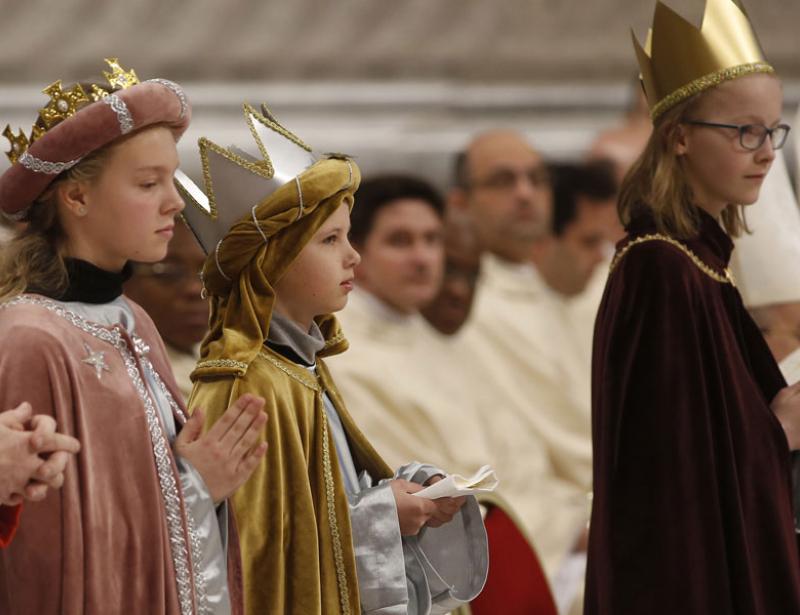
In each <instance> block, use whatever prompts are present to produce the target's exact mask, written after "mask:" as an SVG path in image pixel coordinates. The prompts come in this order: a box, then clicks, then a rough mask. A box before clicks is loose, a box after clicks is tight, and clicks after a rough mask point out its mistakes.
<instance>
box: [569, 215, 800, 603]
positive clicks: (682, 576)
mask: <svg viewBox="0 0 800 615" xmlns="http://www.w3.org/2000/svg"><path fill="white" fill-rule="evenodd" d="M701 217H702V224H701V230H700V233H699V236H698V237H697V238H695V239H693V240H690V241H685V242H684V245H686V246H688V247H689V248H690V249H691V250H692V251H693V252H694V253H695V254H696V255H697V256H698V257H699V258H700V259H702V261H703V262H704V263H705V264H707V265H708V266H709V267H710V268H711V269H712V270H713V271H716V272H719V273H722V272H723V271H724V268H725V267H726V266H727V264H728V260H729V258H730V254H731V250H732V249H733V244H732V242H731V240H730V238H729V237H728V236H727V234H725V232H724V231H723V230H722V229H721V227H720V226H719V225H718V224H717V223H716V222H715V221H714V220H713V219H712V218H711V217H710V216H707V215H705V214H702V215H701ZM628 230H629V236H628V238H627V239H626V240H623V242H622V243H621V244H620V246H619V247H618V249H620V248H622V247H624V245H625V244H626V243H627V241H629V240H630V239H631V238H635V237H638V236H641V235H644V234H648V233H655V232H656V231H655V228H654V226H653V225H652V223H651V222H649V221H647V220H639V221H638V222H637V223H636V224H634V225H632V226H631V227H630V228H629V229H628ZM592 367H593V370H592V371H593V374H592V430H593V441H594V507H593V511H592V522H591V535H590V543H589V563H588V570H587V585H586V603H585V604H586V607H585V615H667V614H669V615H710V614H713V615H728V614H734V613H735V614H736V615H789V614H797V613H800V565H799V564H798V553H797V546H796V542H795V532H794V524H793V516H792V495H791V465H790V453H789V448H788V444H787V441H786V437H785V435H784V433H783V430H782V428H781V426H780V424H779V422H778V421H777V419H776V418H775V416H774V414H773V413H772V411H771V410H770V407H769V403H770V401H771V400H772V399H773V397H774V396H775V394H776V393H777V392H778V391H779V390H780V389H781V388H782V387H784V386H785V384H786V383H785V381H784V379H783V377H782V376H781V373H780V371H779V369H778V366H777V365H776V363H775V361H774V359H773V358H772V355H771V354H770V351H769V349H768V348H767V346H766V343H765V342H764V340H763V337H762V336H761V333H760V332H759V330H758V328H757V327H756V325H755V323H753V321H752V319H751V318H750V316H749V315H748V313H747V312H746V311H745V309H744V307H743V305H742V301H741V298H740V296H739V293H738V291H737V290H736V288H735V287H734V286H733V285H731V284H727V283H721V282H719V281H716V280H715V279H713V278H712V277H711V276H710V275H708V274H707V273H705V272H703V271H702V270H701V268H700V267H699V266H698V265H697V264H696V263H694V262H693V261H692V260H691V258H690V257H689V256H687V255H686V254H685V253H684V252H683V251H681V250H680V249H679V248H677V247H675V246H673V245H671V244H669V243H667V242H663V241H650V242H646V243H641V244H639V245H635V246H633V247H632V248H631V249H630V251H629V252H628V253H627V254H626V255H625V256H623V258H622V259H621V260H620V261H619V264H618V265H617V267H616V268H615V269H614V270H613V271H612V273H611V275H610V277H609V281H608V284H607V286H606V290H605V295H604V297H603V301H602V304H601V306H600V309H599V312H598V317H597V323H596V327H595V338H594V356H593V366H592Z"/></svg>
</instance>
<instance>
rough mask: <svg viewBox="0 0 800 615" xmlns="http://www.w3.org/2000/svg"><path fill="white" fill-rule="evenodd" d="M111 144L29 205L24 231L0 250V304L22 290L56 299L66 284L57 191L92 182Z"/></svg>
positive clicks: (63, 234) (100, 168)
mask: <svg viewBox="0 0 800 615" xmlns="http://www.w3.org/2000/svg"><path fill="white" fill-rule="evenodd" d="M113 145H114V143H112V144H109V145H107V146H106V147H103V148H101V149H99V150H97V151H94V152H92V153H91V154H90V155H89V156H86V158H84V159H83V160H81V162H80V163H78V164H77V165H75V166H74V167H72V168H71V169H69V170H67V171H64V173H62V174H61V175H60V176H59V177H58V178H57V179H56V180H55V181H54V182H53V183H52V184H50V186H49V187H48V188H47V190H45V191H44V192H43V193H42V194H41V195H40V196H39V197H38V198H37V199H36V200H35V201H34V202H33V204H32V205H31V209H30V213H29V214H28V220H27V223H26V225H25V227H24V228H23V229H22V230H20V231H17V232H16V234H15V236H14V237H13V238H12V239H11V240H10V241H9V242H8V243H7V244H6V245H4V246H2V247H1V248H0V301H5V300H7V299H10V298H11V297H14V296H16V295H18V294H20V293H22V292H25V290H26V289H29V288H32V289H36V290H37V292H42V293H45V294H47V295H49V296H58V295H60V294H61V293H63V291H64V290H66V288H67V285H68V284H69V279H68V276H67V269H66V266H65V265H64V256H63V251H64V246H65V244H66V239H67V237H66V234H65V233H64V229H63V227H62V226H61V221H60V219H59V214H58V190H59V187H60V186H61V185H62V184H64V183H65V182H68V181H80V182H93V181H95V180H96V179H97V178H98V177H99V176H100V174H101V173H102V171H103V168H104V167H105V163H106V161H107V159H108V157H109V154H110V151H111V148H112V147H113Z"/></svg>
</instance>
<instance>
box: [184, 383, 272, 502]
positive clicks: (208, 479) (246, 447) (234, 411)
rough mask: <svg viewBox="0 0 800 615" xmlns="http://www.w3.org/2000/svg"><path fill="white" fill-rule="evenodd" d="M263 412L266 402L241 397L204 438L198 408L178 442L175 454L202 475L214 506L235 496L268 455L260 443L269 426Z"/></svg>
mask: <svg viewBox="0 0 800 615" xmlns="http://www.w3.org/2000/svg"><path fill="white" fill-rule="evenodd" d="M263 408H264V399H263V398H261V397H255V396H254V395H242V396H241V397H240V398H239V399H237V400H236V401H235V402H234V403H233V405H232V406H231V407H230V408H228V409H227V410H226V411H225V414H223V415H222V417H220V419H219V420H218V421H217V422H216V423H214V425H213V426H212V427H211V429H209V430H208V432H207V433H206V434H204V435H201V433H202V431H203V419H204V417H203V411H202V410H201V409H200V408H197V409H196V410H195V412H194V414H193V415H192V417H191V418H190V419H189V420H188V421H187V422H186V424H185V425H184V426H183V430H181V433H180V434H178V437H177V438H176V439H175V451H176V452H177V454H178V455H180V456H181V457H184V458H186V459H187V460H188V461H189V462H190V463H191V464H192V465H193V466H194V467H195V468H196V469H197V471H198V472H200V476H202V477H203V480H204V481H205V483H206V486H207V487H208V490H209V492H210V493H211V497H212V498H213V500H214V503H215V504H216V503H219V502H221V501H222V500H224V499H226V498H228V497H230V496H231V495H233V493H234V492H235V491H236V489H238V488H239V486H240V485H242V483H244V482H245V481H246V480H247V479H248V478H249V477H250V475H251V474H252V473H253V470H255V469H256V466H257V465H258V462H259V461H261V458H262V457H263V456H264V453H266V452H267V443H266V442H261V443H259V442H258V439H259V434H260V432H261V429H262V428H263V427H264V425H265V424H266V422H267V415H266V414H265V413H264V412H263V411H262V409H263Z"/></svg>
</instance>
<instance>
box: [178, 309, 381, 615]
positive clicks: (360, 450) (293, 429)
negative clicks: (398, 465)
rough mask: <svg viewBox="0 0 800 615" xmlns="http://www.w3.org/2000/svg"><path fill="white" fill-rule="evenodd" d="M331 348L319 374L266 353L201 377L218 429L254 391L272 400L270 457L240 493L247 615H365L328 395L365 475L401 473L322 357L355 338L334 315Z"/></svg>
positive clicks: (200, 395) (328, 332) (323, 324)
mask: <svg viewBox="0 0 800 615" xmlns="http://www.w3.org/2000/svg"><path fill="white" fill-rule="evenodd" d="M319 323H320V328H321V330H322V332H323V334H324V335H325V338H326V341H327V344H326V347H325V349H324V350H323V351H322V352H321V353H320V354H319V355H318V360H317V371H318V373H319V377H318V378H315V377H314V376H313V375H312V374H311V372H309V371H308V370H307V369H305V368H303V367H302V366H300V365H297V364H295V363H292V362H291V361H289V360H287V359H285V358H283V357H282V356H281V355H279V354H277V353H276V352H274V351H272V350H270V349H269V348H266V347H264V348H262V350H261V351H260V352H259V353H258V355H257V356H256V357H255V359H253V360H252V362H251V363H250V364H249V365H248V367H247V370H246V372H245V374H244V375H242V376H239V377H234V376H210V375H209V376H200V377H199V378H198V379H197V380H196V382H195V387H194V391H193V393H192V397H191V399H190V402H189V406H190V407H191V408H196V407H202V408H204V409H205V410H206V412H207V420H208V423H209V424H211V423H213V422H214V421H216V420H217V419H219V417H220V415H221V412H220V409H224V408H227V407H228V405H229V404H230V403H231V402H232V401H234V400H235V399H236V398H238V397H239V396H240V395H242V394H244V393H253V394H255V395H260V396H262V397H264V398H265V399H266V402H267V403H266V409H267V411H268V413H269V422H268V423H267V427H266V432H267V433H266V441H267V443H268V444H269V449H268V451H267V454H266V458H265V459H264V460H263V461H262V462H261V464H260V465H259V467H258V468H257V469H256V471H255V472H254V473H253V475H252V476H251V477H250V479H249V480H248V482H247V483H245V484H244V486H243V487H241V488H240V489H239V491H238V492H237V493H236V495H235V496H234V497H233V507H234V514H235V516H236V522H237V525H238V529H239V535H240V542H241V545H242V561H243V567H244V586H245V610H246V612H247V613H252V614H253V615H255V614H256V613H258V614H261V613H270V614H271V613H282V614H286V615H332V614H334V613H337V614H338V613H358V612H359V611H360V608H359V594H358V579H357V577H356V565H355V557H354V554H353V540H352V533H351V527H350V516H349V510H348V501H347V496H346V494H345V488H344V482H343V480H342V477H341V473H340V471H339V465H338V458H337V455H336V450H335V447H334V442H333V437H332V434H331V430H330V428H329V427H328V423H327V420H326V418H325V410H324V407H323V399H322V394H323V391H327V393H328V395H329V397H330V399H331V401H332V402H333V404H334V405H335V407H336V410H337V412H338V413H339V416H340V418H341V421H342V425H343V427H344V429H345V431H346V433H347V437H348V440H349V444H350V449H351V452H352V454H353V460H354V462H355V463H356V470H357V471H359V472H360V471H361V470H366V471H367V472H369V474H370V475H371V476H372V477H373V478H374V479H375V480H376V481H377V480H380V479H383V478H390V477H391V476H392V475H393V473H392V471H391V469H390V468H389V467H388V466H387V465H386V464H385V463H384V462H383V460H382V459H381V458H380V457H379V456H378V454H377V453H376V452H375V450H374V449H373V448H372V446H371V445H370V444H369V442H368V441H367V440H366V438H365V437H364V435H363V434H362V433H361V431H360V430H359V429H358V427H356V425H355V423H354V422H353V419H352V418H351V417H350V414H349V413H348V412H347V410H346V408H345V406H344V403H343V402H342V398H341V396H340V395H339V393H338V391H337V390H336V387H335V386H334V384H333V381H332V380H331V378H330V376H329V373H328V370H327V367H326V366H325V363H324V361H323V360H322V359H321V358H319V357H324V356H329V355H333V354H337V353H340V352H342V351H344V350H345V349H346V348H347V342H346V341H345V340H344V337H343V335H342V334H341V332H340V331H339V327H338V324H337V323H336V320H335V319H334V318H333V317H327V318H324V319H320V321H319Z"/></svg>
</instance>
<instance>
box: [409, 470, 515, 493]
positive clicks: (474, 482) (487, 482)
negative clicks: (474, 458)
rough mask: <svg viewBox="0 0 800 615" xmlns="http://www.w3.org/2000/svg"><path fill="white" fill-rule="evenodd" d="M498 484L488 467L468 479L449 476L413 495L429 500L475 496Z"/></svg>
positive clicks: (491, 489) (454, 475)
mask: <svg viewBox="0 0 800 615" xmlns="http://www.w3.org/2000/svg"><path fill="white" fill-rule="evenodd" d="M499 482H500V481H498V480H497V476H496V475H495V473H494V470H492V468H491V467H490V466H483V467H482V468H481V469H480V470H478V471H477V472H475V474H473V475H472V476H470V477H467V478H464V477H463V476H459V475H458V474H451V475H450V476H448V477H446V478H443V479H442V480H440V481H439V482H438V483H434V484H433V485H431V486H430V487H426V488H425V489H423V490H422V491H417V492H416V493H415V494H414V495H416V496H419V497H421V498H427V499H429V500H435V499H438V498H455V497H460V496H462V495H476V494H478V493H489V492H491V491H494V490H495V489H496V488H497V485H498V483H499Z"/></svg>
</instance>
